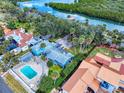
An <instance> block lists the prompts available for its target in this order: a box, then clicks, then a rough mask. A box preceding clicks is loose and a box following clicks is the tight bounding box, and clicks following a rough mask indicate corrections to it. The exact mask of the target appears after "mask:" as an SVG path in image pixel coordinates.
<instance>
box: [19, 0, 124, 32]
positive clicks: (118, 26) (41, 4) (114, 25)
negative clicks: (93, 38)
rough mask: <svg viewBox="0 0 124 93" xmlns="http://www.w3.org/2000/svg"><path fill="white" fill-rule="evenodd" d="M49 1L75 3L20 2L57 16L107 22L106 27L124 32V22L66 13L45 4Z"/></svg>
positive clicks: (91, 21)
mask: <svg viewBox="0 0 124 93" xmlns="http://www.w3.org/2000/svg"><path fill="white" fill-rule="evenodd" d="M49 2H59V3H74V0H31V1H26V2H18V4H19V6H20V8H24V7H29V8H32V7H35V8H36V9H37V10H38V11H41V12H45V13H50V14H51V15H54V16H56V17H59V18H62V19H67V18H68V17H67V16H68V15H71V16H74V17H75V19H76V20H78V21H80V22H83V23H84V22H85V21H86V19H88V20H89V24H91V25H103V24H106V28H107V29H108V30H114V29H117V30H119V31H120V32H123V33H124V24H119V23H117V22H112V21H108V20H103V19H100V18H94V17H89V16H86V15H79V14H75V13H73V14H70V13H65V12H61V11H57V10H55V9H53V8H51V7H49V6H45V3H49Z"/></svg>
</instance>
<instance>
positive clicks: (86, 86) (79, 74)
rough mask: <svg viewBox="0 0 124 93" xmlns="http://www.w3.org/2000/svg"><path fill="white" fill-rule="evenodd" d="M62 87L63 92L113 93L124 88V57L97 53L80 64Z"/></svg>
mask: <svg viewBox="0 0 124 93" xmlns="http://www.w3.org/2000/svg"><path fill="white" fill-rule="evenodd" d="M62 89H63V93H113V91H115V90H118V89H119V90H124V59H123V58H111V57H108V56H106V55H103V54H101V53H97V54H96V55H95V56H94V57H92V58H87V59H86V60H84V61H83V62H82V63H81V64H80V66H79V68H78V69H77V70H76V72H75V73H74V74H73V75H72V76H71V77H70V79H69V80H68V81H67V82H65V84H64V85H63V86H62ZM60 93H61V92H60ZM122 93H123V92H122Z"/></svg>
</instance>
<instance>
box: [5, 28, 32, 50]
mask: <svg viewBox="0 0 124 93" xmlns="http://www.w3.org/2000/svg"><path fill="white" fill-rule="evenodd" d="M4 34H5V39H9V38H12V39H13V40H15V42H17V44H18V47H20V48H21V49H22V51H25V50H27V49H28V42H29V41H30V40H31V39H32V38H33V35H32V34H29V33H25V30H24V29H22V28H21V29H16V30H11V29H8V28H6V27H5V28H4Z"/></svg>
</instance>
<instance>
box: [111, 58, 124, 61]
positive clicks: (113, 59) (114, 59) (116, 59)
mask: <svg viewBox="0 0 124 93" xmlns="http://www.w3.org/2000/svg"><path fill="white" fill-rule="evenodd" d="M123 60H124V58H111V61H112V62H121V61H123Z"/></svg>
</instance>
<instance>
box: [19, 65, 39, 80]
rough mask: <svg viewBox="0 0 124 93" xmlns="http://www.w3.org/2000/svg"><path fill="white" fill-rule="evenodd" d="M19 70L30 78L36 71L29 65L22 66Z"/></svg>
mask: <svg viewBox="0 0 124 93" xmlns="http://www.w3.org/2000/svg"><path fill="white" fill-rule="evenodd" d="M21 72H22V73H23V74H24V75H25V76H26V77H27V78H28V79H32V78H34V77H35V76H36V75H37V72H35V71H34V70H33V69H32V68H31V67H30V66H24V67H23V68H22V69H21Z"/></svg>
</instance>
